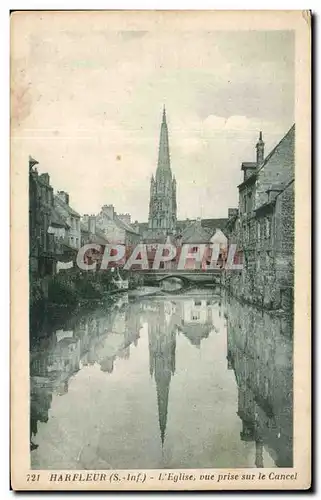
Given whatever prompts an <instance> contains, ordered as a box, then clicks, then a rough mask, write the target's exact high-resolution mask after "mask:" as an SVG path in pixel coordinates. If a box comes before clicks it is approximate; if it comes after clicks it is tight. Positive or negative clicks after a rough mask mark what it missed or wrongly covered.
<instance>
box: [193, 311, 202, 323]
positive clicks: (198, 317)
mask: <svg viewBox="0 0 321 500" xmlns="http://www.w3.org/2000/svg"><path fill="white" fill-rule="evenodd" d="M200 317H201V314H200V311H191V320H192V321H197V320H199V319H200Z"/></svg>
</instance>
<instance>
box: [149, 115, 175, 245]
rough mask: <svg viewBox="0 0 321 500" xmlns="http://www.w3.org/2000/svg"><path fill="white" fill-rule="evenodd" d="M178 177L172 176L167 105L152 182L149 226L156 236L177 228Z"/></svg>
mask: <svg viewBox="0 0 321 500" xmlns="http://www.w3.org/2000/svg"><path fill="white" fill-rule="evenodd" d="M176 213H177V205H176V179H175V177H173V176H172V171H171V165H170V154H169V142H168V129H167V122H166V111H165V106H164V109H163V119H162V124H161V130H160V140H159V150H158V163H157V169H156V176H155V177H154V175H153V176H152V178H151V182H150V201H149V217H148V228H149V231H151V233H152V234H153V235H154V236H157V235H167V234H171V233H174V232H175V228H176Z"/></svg>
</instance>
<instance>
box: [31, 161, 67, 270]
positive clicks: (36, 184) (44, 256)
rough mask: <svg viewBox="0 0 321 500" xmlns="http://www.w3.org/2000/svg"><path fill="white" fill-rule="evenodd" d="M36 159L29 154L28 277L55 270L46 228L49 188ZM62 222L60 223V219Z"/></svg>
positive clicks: (51, 198) (52, 242)
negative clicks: (39, 170)
mask: <svg viewBox="0 0 321 500" xmlns="http://www.w3.org/2000/svg"><path fill="white" fill-rule="evenodd" d="M38 163H39V162H38V161H37V160H34V159H33V158H31V157H29V272H30V278H31V280H36V279H38V278H43V277H45V276H50V275H52V274H53V273H54V272H55V263H56V253H57V248H56V244H55V238H54V235H53V234H52V232H51V231H50V226H51V221H52V217H53V215H54V214H53V212H54V195H53V188H52V186H51V185H50V177H49V175H48V174H47V173H44V174H40V175H39V173H38V170H37V168H35V166H36V165H37V164H38ZM62 224H63V222H62Z"/></svg>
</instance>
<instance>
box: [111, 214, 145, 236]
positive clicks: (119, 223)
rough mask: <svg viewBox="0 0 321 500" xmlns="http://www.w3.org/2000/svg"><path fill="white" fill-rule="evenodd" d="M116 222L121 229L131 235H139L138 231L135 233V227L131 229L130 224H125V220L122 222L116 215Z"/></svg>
mask: <svg viewBox="0 0 321 500" xmlns="http://www.w3.org/2000/svg"><path fill="white" fill-rule="evenodd" d="M113 220H114V222H115V223H116V225H117V226H118V227H119V228H120V229H124V230H125V231H127V232H129V233H133V234H139V233H137V231H135V229H134V228H133V227H131V226H130V225H129V224H127V223H126V222H124V221H123V220H121V219H120V218H119V217H118V216H117V214H115V215H114V219H113Z"/></svg>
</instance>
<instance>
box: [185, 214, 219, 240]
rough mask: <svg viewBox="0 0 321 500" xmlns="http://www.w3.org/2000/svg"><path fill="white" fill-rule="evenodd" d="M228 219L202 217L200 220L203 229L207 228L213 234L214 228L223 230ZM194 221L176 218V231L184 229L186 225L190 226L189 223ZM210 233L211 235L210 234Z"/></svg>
mask: <svg viewBox="0 0 321 500" xmlns="http://www.w3.org/2000/svg"><path fill="white" fill-rule="evenodd" d="M227 221H228V218H227V217H226V218H224V219H223V218H221V219H202V220H201V226H202V227H203V228H204V229H208V230H209V231H210V232H212V234H214V232H215V230H216V229H221V230H223V229H224V227H225V226H226V223H227ZM194 222H196V221H195V220H189V219H185V220H178V221H177V224H176V227H177V229H178V231H180V232H182V231H184V230H185V229H186V228H187V227H188V226H190V225H191V224H193V223H194ZM212 234H211V236H212Z"/></svg>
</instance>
